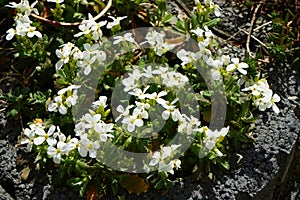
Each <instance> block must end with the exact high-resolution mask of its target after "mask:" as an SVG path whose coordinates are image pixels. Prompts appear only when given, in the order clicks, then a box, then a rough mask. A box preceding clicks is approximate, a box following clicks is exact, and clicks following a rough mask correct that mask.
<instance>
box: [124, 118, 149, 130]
mask: <svg viewBox="0 0 300 200" xmlns="http://www.w3.org/2000/svg"><path fill="white" fill-rule="evenodd" d="M137 117H138V116H135V115H132V116H131V115H130V116H128V117H125V118H124V119H123V120H122V123H123V124H126V125H127V131H128V132H130V133H131V132H133V131H134V130H135V127H142V126H143V125H144V121H143V120H142V119H139V118H137Z"/></svg>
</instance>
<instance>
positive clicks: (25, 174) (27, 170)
mask: <svg viewBox="0 0 300 200" xmlns="http://www.w3.org/2000/svg"><path fill="white" fill-rule="evenodd" d="M29 173H30V168H29V167H25V168H24V169H22V171H21V178H22V179H23V180H25V181H26V180H27V178H28V176H29Z"/></svg>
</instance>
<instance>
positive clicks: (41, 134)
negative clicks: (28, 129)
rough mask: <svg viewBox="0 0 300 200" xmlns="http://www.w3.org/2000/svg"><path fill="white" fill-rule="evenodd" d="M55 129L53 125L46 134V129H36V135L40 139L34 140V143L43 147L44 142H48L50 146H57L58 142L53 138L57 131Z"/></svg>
mask: <svg viewBox="0 0 300 200" xmlns="http://www.w3.org/2000/svg"><path fill="white" fill-rule="evenodd" d="M55 128H56V127H55V126H54V125H52V126H51V127H50V128H49V130H48V132H47V133H46V132H45V130H44V129H42V128H40V127H37V128H36V129H35V133H36V135H38V137H36V138H34V140H33V143H34V144H35V145H37V146H38V145H41V144H42V143H43V142H44V141H46V142H47V143H48V145H50V146H53V145H55V144H56V142H57V141H56V140H55V139H54V138H52V137H51V136H52V135H53V133H54V131H55Z"/></svg>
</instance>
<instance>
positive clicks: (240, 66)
mask: <svg viewBox="0 0 300 200" xmlns="http://www.w3.org/2000/svg"><path fill="white" fill-rule="evenodd" d="M231 61H232V62H233V64H229V65H228V66H227V67H226V71H229V72H230V71H233V70H236V69H237V70H238V71H239V72H240V73H241V74H243V75H246V74H247V71H246V70H245V69H246V68H248V67H249V66H248V64H246V63H244V62H241V63H240V60H239V59H238V58H232V59H231Z"/></svg>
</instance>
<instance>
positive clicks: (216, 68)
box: [206, 57, 223, 81]
mask: <svg viewBox="0 0 300 200" xmlns="http://www.w3.org/2000/svg"><path fill="white" fill-rule="evenodd" d="M206 64H208V65H209V66H211V67H212V69H211V70H210V73H211V76H212V79H213V80H216V81H217V80H220V78H221V73H220V69H221V67H222V65H223V62H222V61H221V60H213V59H212V58H211V57H209V58H208V59H207V60H206Z"/></svg>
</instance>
